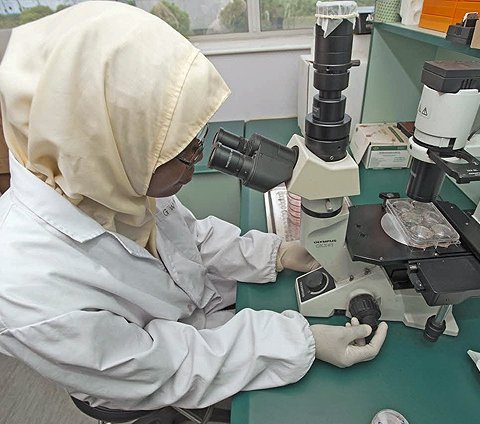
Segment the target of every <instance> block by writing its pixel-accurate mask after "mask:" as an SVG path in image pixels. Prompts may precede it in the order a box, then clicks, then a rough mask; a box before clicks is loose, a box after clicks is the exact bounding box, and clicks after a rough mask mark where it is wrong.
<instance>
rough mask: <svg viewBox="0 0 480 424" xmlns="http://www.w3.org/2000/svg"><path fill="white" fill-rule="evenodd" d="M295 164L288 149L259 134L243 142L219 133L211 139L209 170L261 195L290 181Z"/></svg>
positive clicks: (235, 137)
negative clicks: (239, 181) (230, 178)
mask: <svg viewBox="0 0 480 424" xmlns="http://www.w3.org/2000/svg"><path fill="white" fill-rule="evenodd" d="M296 160H297V151H296V149H289V148H287V147H285V146H282V145H280V144H278V143H275V142H274V141H272V140H269V139H268V138H265V137H262V136H261V135H259V134H253V135H252V137H250V139H248V140H247V139H245V138H243V137H239V136H237V135H235V134H232V133H230V132H228V131H225V130H224V129H220V130H219V131H218V132H217V133H216V134H215V137H214V139H213V145H212V152H211V154H210V158H209V160H208V166H209V167H210V168H214V169H217V170H218V171H221V172H224V173H225V174H229V175H233V176H235V177H238V178H240V180H241V181H242V183H243V184H244V185H246V186H247V187H251V188H253V189H255V190H259V191H261V192H263V193H265V192H266V191H268V190H270V189H272V188H274V187H276V186H277V185H279V184H280V183H283V182H284V181H286V180H288V179H290V177H291V175H292V171H293V167H294V166H295V162H296Z"/></svg>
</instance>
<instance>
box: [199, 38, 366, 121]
mask: <svg viewBox="0 0 480 424" xmlns="http://www.w3.org/2000/svg"><path fill="white" fill-rule="evenodd" d="M312 41H313V40H312ZM369 44H370V36H368V35H361V36H354V43H353V52H352V59H360V60H361V62H362V67H361V69H362V72H361V73H362V78H361V79H364V73H365V70H366V63H367V59H368V48H369ZM307 54H310V49H298V50H288V51H267V52H257V53H238V54H219V55H215V54H211V55H208V59H209V60H210V61H211V62H212V63H213V64H214V65H215V67H216V68H217V69H218V71H219V72H220V74H221V75H222V77H223V78H224V79H225V81H226V83H227V84H228V85H229V87H230V89H231V90H232V94H231V95H230V97H229V98H228V99H227V100H226V102H225V103H224V104H223V106H222V107H221V108H220V109H219V111H218V112H217V113H216V114H215V116H214V117H213V119H212V121H232V120H233V121H235V120H244V121H248V120H254V119H273V118H291V117H295V116H297V97H298V75H299V65H300V56H302V55H307ZM357 72H358V71H357V70H355V73H357ZM358 82H360V81H358ZM350 83H351V84H352V83H353V84H355V79H353V81H352V80H351V81H350ZM358 85H359V86H360V85H361V88H360V87H357V90H354V91H355V97H356V103H357V104H358V108H359V110H358V116H360V108H361V103H362V101H361V99H359V98H358V97H359V96H361V97H363V84H358Z"/></svg>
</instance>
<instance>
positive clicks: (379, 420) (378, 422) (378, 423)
mask: <svg viewBox="0 0 480 424" xmlns="http://www.w3.org/2000/svg"><path fill="white" fill-rule="evenodd" d="M371 424H408V421H407V419H406V418H405V417H404V416H403V415H402V414H400V412H397V411H394V410H393V409H382V410H381V411H378V412H377V413H376V414H375V416H374V417H373V419H372V422H371Z"/></svg>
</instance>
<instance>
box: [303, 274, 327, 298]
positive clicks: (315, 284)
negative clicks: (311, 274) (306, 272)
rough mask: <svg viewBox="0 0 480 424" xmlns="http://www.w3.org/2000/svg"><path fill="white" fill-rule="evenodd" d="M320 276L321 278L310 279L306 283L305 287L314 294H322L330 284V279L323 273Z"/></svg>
mask: <svg viewBox="0 0 480 424" xmlns="http://www.w3.org/2000/svg"><path fill="white" fill-rule="evenodd" d="M320 275H321V276H320V278H310V279H307V280H306V281H305V285H306V286H307V288H308V290H310V293H312V294H316V293H320V292H321V291H322V290H323V289H324V288H325V286H326V285H327V284H328V277H327V276H326V275H325V274H324V273H323V272H322V273H321V274H320Z"/></svg>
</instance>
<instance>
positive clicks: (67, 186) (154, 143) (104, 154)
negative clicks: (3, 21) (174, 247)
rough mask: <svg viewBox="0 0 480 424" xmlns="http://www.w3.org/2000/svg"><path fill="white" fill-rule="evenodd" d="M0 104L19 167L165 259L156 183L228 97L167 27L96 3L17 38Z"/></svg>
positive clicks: (136, 12)
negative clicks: (152, 194)
mask: <svg viewBox="0 0 480 424" xmlns="http://www.w3.org/2000/svg"><path fill="white" fill-rule="evenodd" d="M0 94H1V102H2V104H1V106H2V115H3V123H4V132H5V136H6V141H7V144H8V146H9V149H10V151H11V152H12V153H13V155H14V156H15V158H16V159H17V160H18V161H19V162H20V164H22V165H23V166H24V167H25V168H27V169H28V170H30V171H31V172H32V173H34V174H35V175H36V176H37V177H38V178H40V179H41V180H42V181H44V182H45V183H46V184H48V185H50V186H51V187H52V188H54V189H55V190H56V191H57V192H59V193H61V194H62V195H63V196H65V197H66V198H67V199H68V200H69V201H70V202H72V203H73V204H75V205H76V206H78V207H79V208H80V209H81V210H83V211H84V212H85V213H86V214H88V215H89V216H90V217H92V218H93V219H95V220H96V221H97V222H99V223H100V224H101V225H102V226H103V227H105V228H106V229H108V230H111V231H115V232H118V233H120V234H123V235H124V236H126V237H128V238H130V239H132V240H134V241H136V242H137V243H139V244H140V245H142V246H144V247H146V248H147V249H148V250H149V251H150V252H151V253H152V254H154V255H157V253H156V248H155V224H154V219H153V213H152V212H153V210H152V208H153V207H154V202H152V199H149V198H148V197H147V196H146V192H147V188H148V185H149V182H150V179H151V176H152V174H153V172H154V171H155V169H156V168H157V167H158V166H160V165H162V164H163V163H165V162H168V161H169V160H171V159H172V158H174V157H175V156H176V155H177V154H178V153H180V152H181V151H182V150H183V149H184V148H185V147H186V146H187V145H188V144H189V143H190V142H191V141H192V139H193V138H194V137H195V135H196V134H197V133H198V132H199V130H200V129H201V128H202V127H203V126H204V125H205V123H206V122H207V121H208V120H209V119H210V117H211V116H212V115H213V114H214V113H215V111H216V110H217V109H218V108H219V107H220V105H221V104H222V103H223V101H224V100H225V99H226V97H227V96H228V95H229V90H228V88H227V86H226V84H225V82H224V81H223V80H222V78H221V77H220V75H219V74H218V72H217V71H216V70H215V68H214V67H213V65H212V64H211V63H210V62H209V61H208V60H207V59H206V58H205V57H204V56H203V55H202V54H201V53H199V51H198V50H197V49H196V48H194V47H193V46H192V45H191V44H190V43H189V42H188V41H187V40H186V39H185V38H183V37H182V36H181V35H180V34H178V33H177V32H175V31H174V30H173V29H172V28H171V27H170V26H168V25H167V24H166V23H164V22H163V21H161V20H160V19H159V18H157V17H155V16H153V15H151V14H149V13H147V12H145V11H142V10H140V9H138V8H135V7H132V6H128V5H125V4H122V3H118V2H109V1H89V2H84V3H80V4H78V5H76V6H73V7H70V8H68V9H65V10H63V11H61V12H58V13H56V14H54V15H50V16H48V17H46V18H43V19H40V20H38V21H36V22H32V23H29V24H26V25H23V26H20V27H18V28H15V29H14V30H13V33H12V36H11V39H10V42H9V45H8V48H7V51H6V54H5V57H4V59H3V62H2V64H1V66H0ZM152 203H153V205H152Z"/></svg>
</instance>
